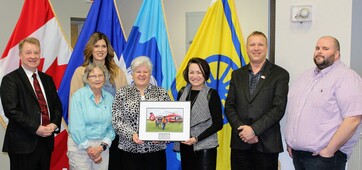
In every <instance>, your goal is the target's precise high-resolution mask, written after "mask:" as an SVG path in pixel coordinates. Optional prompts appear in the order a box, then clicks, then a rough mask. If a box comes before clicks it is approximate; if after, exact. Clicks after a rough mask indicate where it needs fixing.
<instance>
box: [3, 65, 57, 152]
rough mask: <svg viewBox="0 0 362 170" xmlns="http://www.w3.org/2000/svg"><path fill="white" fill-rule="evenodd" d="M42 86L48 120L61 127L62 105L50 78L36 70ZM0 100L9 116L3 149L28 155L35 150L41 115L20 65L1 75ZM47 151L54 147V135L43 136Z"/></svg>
mask: <svg viewBox="0 0 362 170" xmlns="http://www.w3.org/2000/svg"><path fill="white" fill-rule="evenodd" d="M38 74H39V78H40V79H41V82H42V84H43V87H44V91H45V95H46V99H47V103H48V108H49V111H50V112H49V114H50V123H54V124H56V125H57V126H58V129H60V123H61V117H62V104H61V101H60V99H59V97H58V94H57V90H56V87H55V84H54V81H53V79H52V77H50V76H49V75H47V74H45V73H42V72H38ZM0 95H1V102H2V105H3V109H4V113H5V116H6V117H7V118H8V119H9V122H8V125H7V128H6V132H5V138H4V145H3V152H8V153H12V154H27V153H31V152H33V151H34V150H35V149H36V146H37V143H38V140H39V138H40V137H39V136H38V135H37V134H36V130H37V129H38V127H39V125H40V122H41V116H40V106H39V104H38V99H37V97H36V94H35V92H34V89H33V87H32V85H31V83H30V81H29V79H28V77H27V76H26V74H25V71H24V70H23V68H22V67H20V68H18V69H16V70H15V71H13V72H11V73H9V74H7V75H6V76H4V78H3V79H2V82H1V87H0ZM44 141H45V143H46V145H47V147H48V148H49V149H50V150H53V148H54V134H53V135H51V136H49V137H45V138H44Z"/></svg>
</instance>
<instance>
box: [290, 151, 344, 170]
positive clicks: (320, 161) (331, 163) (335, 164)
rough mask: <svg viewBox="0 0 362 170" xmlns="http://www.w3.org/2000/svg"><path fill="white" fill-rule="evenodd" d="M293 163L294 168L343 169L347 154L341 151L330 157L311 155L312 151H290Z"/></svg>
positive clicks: (305, 169)
mask: <svg viewBox="0 0 362 170" xmlns="http://www.w3.org/2000/svg"><path fill="white" fill-rule="evenodd" d="M292 154H293V164H294V167H295V169H296V170H314V169H318V170H345V169H346V162H347V155H346V154H344V153H343V152H341V151H337V152H336V153H334V156H332V157H330V158H325V157H321V156H319V155H316V156H313V153H312V152H306V151H296V150H293V151H292Z"/></svg>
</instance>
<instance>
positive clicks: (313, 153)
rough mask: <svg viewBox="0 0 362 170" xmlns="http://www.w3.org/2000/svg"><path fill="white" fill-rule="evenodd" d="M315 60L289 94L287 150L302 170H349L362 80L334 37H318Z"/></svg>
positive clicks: (361, 105) (361, 109) (360, 109)
mask: <svg viewBox="0 0 362 170" xmlns="http://www.w3.org/2000/svg"><path fill="white" fill-rule="evenodd" d="M314 62H315V64H316V66H317V67H316V68H315V69H313V70H309V71H307V72H305V73H304V74H302V75H301V76H300V77H299V78H298V79H297V80H296V81H295V82H294V84H293V86H292V87H291V89H290V91H289V94H288V103H287V109H286V114H287V116H288V118H287V125H286V143H287V145H288V146H287V150H288V153H289V155H290V156H291V157H292V158H293V164H294V167H295V169H296V170H300V169H304V170H314V169H336V170H344V169H345V166H346V162H347V159H348V157H349V156H350V155H351V152H352V150H353V147H354V146H355V145H356V143H357V141H358V137H359V134H360V133H359V132H360V131H359V130H360V128H359V126H360V124H361V115H362V103H361V101H362V80H361V77H360V76H359V75H358V74H357V73H356V72H354V71H353V70H351V69H349V68H348V67H347V66H346V65H345V64H343V63H342V62H341V61H340V46H339V42H338V40H337V39H336V38H334V37H331V36H324V37H321V38H320V39H319V40H318V42H317V45H316V47H315V51H314Z"/></svg>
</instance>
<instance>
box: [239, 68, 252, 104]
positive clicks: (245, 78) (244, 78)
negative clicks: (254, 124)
mask: <svg viewBox="0 0 362 170" xmlns="http://www.w3.org/2000/svg"><path fill="white" fill-rule="evenodd" d="M241 85H242V87H239V88H242V89H244V94H245V96H246V99H247V100H248V101H250V96H249V65H247V66H245V67H244V69H243V71H242V73H241Z"/></svg>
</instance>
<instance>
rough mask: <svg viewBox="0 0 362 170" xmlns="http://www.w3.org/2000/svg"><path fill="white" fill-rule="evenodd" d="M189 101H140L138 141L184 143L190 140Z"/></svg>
mask: <svg viewBox="0 0 362 170" xmlns="http://www.w3.org/2000/svg"><path fill="white" fill-rule="evenodd" d="M190 113H191V103H190V101H166V102H152V101H141V103H140V117H139V139H140V140H145V141H186V140H188V139H189V138H190Z"/></svg>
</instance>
